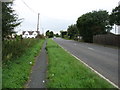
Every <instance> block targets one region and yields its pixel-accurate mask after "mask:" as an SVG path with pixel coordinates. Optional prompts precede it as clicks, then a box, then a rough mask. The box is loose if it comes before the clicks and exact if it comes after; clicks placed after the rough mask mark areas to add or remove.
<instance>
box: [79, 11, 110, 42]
mask: <svg viewBox="0 0 120 90" xmlns="http://www.w3.org/2000/svg"><path fill="white" fill-rule="evenodd" d="M77 27H78V30H79V34H80V35H81V36H82V38H83V40H84V41H85V42H93V35H97V34H105V33H107V32H109V31H110V28H111V27H110V25H109V15H108V12H107V11H103V10H100V11H93V12H89V13H86V14H83V15H82V16H81V17H79V18H78V20H77Z"/></svg>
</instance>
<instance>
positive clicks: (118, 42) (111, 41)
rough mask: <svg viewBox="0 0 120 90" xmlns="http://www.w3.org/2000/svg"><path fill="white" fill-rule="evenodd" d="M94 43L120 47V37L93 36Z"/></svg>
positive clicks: (107, 35)
mask: <svg viewBox="0 0 120 90" xmlns="http://www.w3.org/2000/svg"><path fill="white" fill-rule="evenodd" d="M93 43H98V44H103V45H112V46H120V35H114V34H105V35H96V36H93Z"/></svg>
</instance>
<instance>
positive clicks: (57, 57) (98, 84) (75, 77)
mask: <svg viewBox="0 0 120 90" xmlns="http://www.w3.org/2000/svg"><path fill="white" fill-rule="evenodd" d="M47 52H48V59H49V60H48V74H47V79H48V81H47V87H48V88H115V87H114V86H112V85H111V84H110V83H108V82H107V81H105V80H104V79H102V78H101V77H99V76H98V75H97V74H95V73H94V72H93V71H91V70H90V69H89V68H87V67H86V66H85V65H83V64H82V63H81V62H80V61H78V60H77V59H75V58H74V57H73V56H71V55H70V54H69V53H67V52H66V51H65V50H63V49H62V48H61V47H59V46H58V45H57V43H55V42H54V41H53V40H51V39H48V42H47Z"/></svg>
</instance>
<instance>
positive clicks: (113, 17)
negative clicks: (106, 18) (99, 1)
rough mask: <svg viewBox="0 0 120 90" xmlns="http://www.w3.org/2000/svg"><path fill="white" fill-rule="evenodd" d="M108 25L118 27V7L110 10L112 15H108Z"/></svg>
mask: <svg viewBox="0 0 120 90" xmlns="http://www.w3.org/2000/svg"><path fill="white" fill-rule="evenodd" d="M110 24H111V25H113V24H116V25H120V5H118V6H117V7H115V8H114V9H113V10H112V13H111V15H110Z"/></svg>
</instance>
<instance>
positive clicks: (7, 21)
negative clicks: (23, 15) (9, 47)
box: [2, 2, 21, 39]
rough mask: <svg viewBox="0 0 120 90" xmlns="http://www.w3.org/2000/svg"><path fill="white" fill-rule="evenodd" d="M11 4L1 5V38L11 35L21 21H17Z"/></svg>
mask: <svg viewBox="0 0 120 90" xmlns="http://www.w3.org/2000/svg"><path fill="white" fill-rule="evenodd" d="M12 5H13V2H3V3H2V37H3V39H4V38H5V37H6V36H7V35H11V34H12V33H13V32H14V28H15V27H17V26H18V25H20V23H21V19H18V16H17V14H15V11H14V10H13V8H12Z"/></svg>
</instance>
